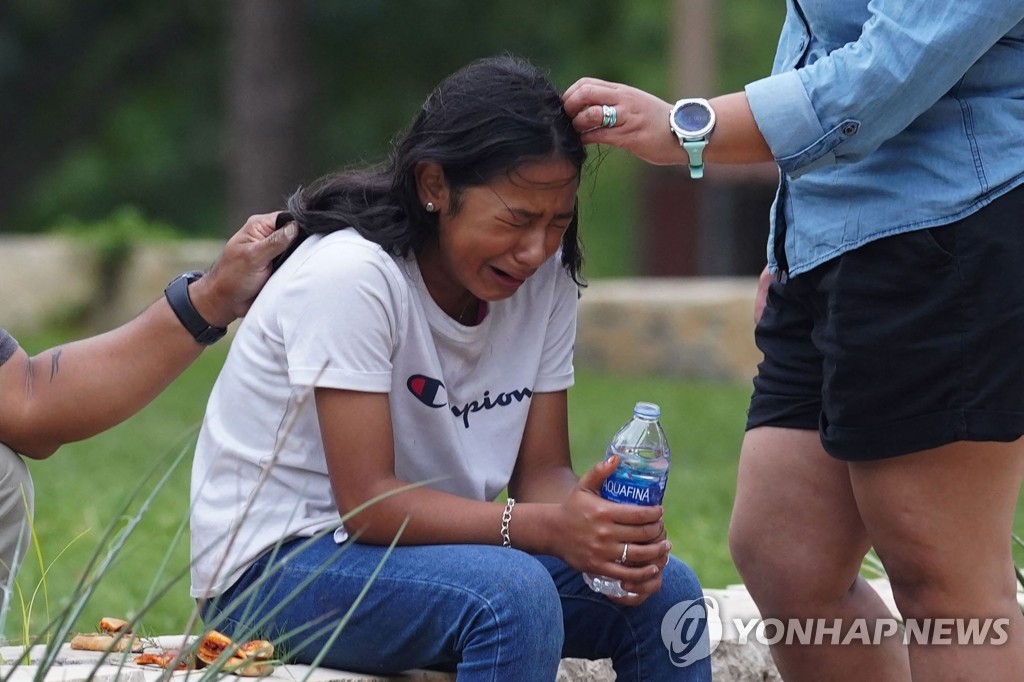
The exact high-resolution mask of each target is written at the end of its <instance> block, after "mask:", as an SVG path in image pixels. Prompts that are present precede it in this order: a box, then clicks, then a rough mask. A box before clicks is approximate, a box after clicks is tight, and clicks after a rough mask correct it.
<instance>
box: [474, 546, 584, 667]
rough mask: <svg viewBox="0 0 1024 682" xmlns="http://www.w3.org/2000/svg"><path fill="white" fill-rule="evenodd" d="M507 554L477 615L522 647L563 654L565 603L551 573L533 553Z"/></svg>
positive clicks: (508, 552)
mask: <svg viewBox="0 0 1024 682" xmlns="http://www.w3.org/2000/svg"><path fill="white" fill-rule="evenodd" d="M505 554H506V555H507V556H506V557H505V558H504V560H503V561H502V566H501V570H499V571H495V572H494V573H493V589H491V590H489V591H487V592H486V593H483V594H481V595H480V597H481V599H480V600H479V602H478V607H477V609H476V610H477V614H476V619H477V620H478V621H483V623H486V624H487V628H488V629H494V630H495V631H496V632H497V634H498V636H499V637H500V638H501V639H502V640H503V641H507V642H509V643H510V644H511V645H512V646H513V647H515V648H517V649H519V650H522V651H531V652H532V653H533V655H538V654H540V655H552V656H555V657H560V656H561V651H562V645H563V641H564V638H565V635H564V627H563V623H562V603H561V599H560V598H559V595H558V590H557V589H556V587H555V584H554V581H553V580H552V579H551V575H550V574H549V573H548V571H547V569H545V568H544V566H543V565H542V564H541V563H540V562H539V561H537V560H536V559H534V558H533V557H532V556H530V555H529V554H526V553H524V552H519V551H516V550H512V551H506V552H505ZM483 623H481V624H483Z"/></svg>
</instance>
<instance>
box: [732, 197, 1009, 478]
mask: <svg viewBox="0 0 1024 682" xmlns="http://www.w3.org/2000/svg"><path fill="white" fill-rule="evenodd" d="M755 337H756V340H757V346H758V348H760V349H761V351H762V352H763V353H764V361H763V362H762V363H761V364H760V365H759V366H758V374H757V377H756V378H755V379H754V393H753V396H752V398H751V402H750V410H749V412H748V415H747V428H748V429H751V428H754V427H757V426H779V427H788V428H797V429H818V431H819V432H820V434H821V441H822V444H823V445H824V447H825V450H826V451H828V453H829V454H831V455H832V456H834V457H837V458H839V459H843V460H873V459H883V458H886V457H894V456H896V455H902V454H907V453H910V452H917V451H920V450H926V449H929V448H934V447H938V446H940V445H946V444H948V443H951V442H954V441H963V440H966V441H1002V442H1010V441H1014V440H1016V439H1018V438H1019V437H1021V435H1024V187H1018V188H1017V189H1015V190H1012V191H1011V192H1009V193H1007V194H1005V195H1003V196H1002V197H1000V198H999V199H997V200H996V201H994V202H993V203H991V204H989V205H988V206H986V207H985V208H982V209H980V210H979V211H976V212H975V213H973V214H972V215H970V216H968V217H967V218H964V219H963V220H960V221H958V222H956V223H952V224H950V225H944V226H941V227H935V228H931V229H921V230H915V231H912V232H907V233H904V234H899V235H895V236H891V237H884V238H882V239H879V240H877V241H874V242H870V243H868V244H866V245H864V246H862V247H860V248H858V249H855V250H853V251H849V252H847V253H845V254H843V255H842V256H839V257H837V258H835V259H833V260H830V261H829V262H827V263H824V264H822V265H820V266H818V267H817V268H815V269H813V270H811V271H809V272H807V273H804V274H801V275H798V276H796V277H793V278H791V279H789V280H788V281H785V282H774V283H773V284H772V285H771V287H770V289H769V292H768V300H767V305H766V306H765V311H764V315H763V316H762V318H761V322H760V323H759V324H758V326H757V330H756V332H755Z"/></svg>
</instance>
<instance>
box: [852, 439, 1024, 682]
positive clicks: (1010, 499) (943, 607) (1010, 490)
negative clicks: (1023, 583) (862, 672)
mask: <svg viewBox="0 0 1024 682" xmlns="http://www.w3.org/2000/svg"><path fill="white" fill-rule="evenodd" d="M850 474H851V481H852V483H853V490H854V494H855V495H856V499H857V502H858V505H859V507H860V509H861V516H862V517H863V519H864V523H865V525H866V527H867V530H868V534H869V535H870V537H871V540H872V542H873V544H874V546H875V550H876V551H877V552H878V555H879V557H880V558H881V560H882V563H883V564H884V565H885V568H886V571H887V573H888V574H889V577H890V580H891V582H892V587H893V592H894V595H895V597H896V603H897V605H898V606H899V608H900V612H901V614H902V615H903V617H904V619H907V620H908V621H909V619H912V618H913V619H918V620H919V621H923V619H927V618H932V619H935V618H959V619H967V618H981V619H986V618H987V619H1002V618H1005V619H1007V620H1006V621H1005V624H1006V625H1007V628H1006V629H1007V633H1006V634H1008V639H1007V641H1005V643H1002V644H994V643H993V642H995V641H997V640H990V641H989V643H988V644H974V645H971V644H964V645H959V644H957V639H958V636H957V634H956V630H955V629H954V630H953V634H952V637H951V639H952V643H950V644H931V645H928V644H924V645H919V644H917V643H916V642H915V639H914V638H911V641H910V666H911V670H912V671H913V679H915V680H939V679H941V680H986V681H998V680H1017V681H1019V680H1022V679H1024V617H1022V616H1021V611H1020V608H1019V606H1018V605H1017V600H1016V581H1015V576H1014V573H1013V556H1012V548H1011V543H1010V533H1011V532H1012V528H1013V516H1014V509H1015V507H1016V504H1017V496H1018V494H1019V492H1020V487H1021V481H1022V480H1024V441H1020V440H1019V441H1017V442H1016V443H968V442H960V443H953V444H951V445H946V446H943V447H941V448H936V449H934V450H929V451H925V452H919V453H914V454H911V455H905V456H902V457H895V458H893V459H890V460H881V461H875V462H865V463H856V464H851V465H850ZM990 634H991V635H993V636H996V637H998V634H999V633H998V632H993V633H990Z"/></svg>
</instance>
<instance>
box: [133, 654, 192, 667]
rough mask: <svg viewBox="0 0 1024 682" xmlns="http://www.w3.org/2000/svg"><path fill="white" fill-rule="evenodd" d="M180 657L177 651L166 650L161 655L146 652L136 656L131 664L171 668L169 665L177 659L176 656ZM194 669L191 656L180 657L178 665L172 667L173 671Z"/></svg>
mask: <svg viewBox="0 0 1024 682" xmlns="http://www.w3.org/2000/svg"><path fill="white" fill-rule="evenodd" d="M180 655H181V651H177V650H168V651H163V652H161V653H148V652H147V653H144V654H139V655H138V656H136V657H135V660H134V661H133V663H135V664H136V665H155V666H158V667H160V668H169V667H170V666H171V664H172V663H174V660H175V659H176V658H178V656H180ZM194 667H195V665H194V661H193V660H192V657H191V656H184V657H182V658H181V659H180V660H179V661H178V664H177V665H175V666H174V669H175V670H189V669H191V668H194Z"/></svg>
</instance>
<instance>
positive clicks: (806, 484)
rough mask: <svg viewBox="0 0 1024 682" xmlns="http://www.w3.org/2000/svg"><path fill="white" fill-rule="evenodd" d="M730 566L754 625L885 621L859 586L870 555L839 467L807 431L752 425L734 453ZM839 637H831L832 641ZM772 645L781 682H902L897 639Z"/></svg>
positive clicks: (905, 669)
mask: <svg viewBox="0 0 1024 682" xmlns="http://www.w3.org/2000/svg"><path fill="white" fill-rule="evenodd" d="M729 544H730V548H731V550H732V556H733V560H734V561H735V563H736V567H737V569H738V570H739V572H740V575H741V576H742V577H743V580H744V583H745V584H746V586H747V589H748V590H749V591H750V594H751V596H752V597H753V598H754V601H755V602H756V603H757V605H758V608H759V609H760V611H761V615H762V617H763V618H766V619H767V618H778V619H780V620H783V621H786V620H788V619H791V618H792V619H809V618H815V619H818V618H823V619H826V620H827V621H828V622H829V623H831V622H833V621H834V620H835V619H841V620H842V621H843V623H844V626H845V627H846V628H848V627H850V626H851V624H852V621H853V620H854V619H857V618H862V619H866V620H867V621H868V622H869V624H870V628H871V631H872V632H873V631H874V624H873V621H874V619H877V618H885V617H889V612H888V609H887V608H886V607H885V604H884V603H883V602H882V601H881V599H880V598H879V597H878V595H877V594H876V593H875V591H874V590H873V589H871V587H870V586H869V585H867V583H866V582H864V580H863V579H861V578H859V577H858V572H859V569H860V564H861V561H862V560H863V558H864V555H865V553H867V550H868V548H869V542H868V537H867V532H866V530H865V528H864V525H863V523H862V522H861V519H860V515H859V512H858V510H857V505H856V502H855V500H854V497H853V491H852V489H851V486H850V474H849V469H848V467H847V465H846V464H845V463H844V462H840V461H838V460H835V459H833V458H831V457H829V456H828V454H826V453H825V451H824V450H823V449H822V447H821V441H820V440H819V438H818V433H817V432H816V431H804V430H797V429H781V428H775V427H761V428H757V429H752V430H750V431H749V432H747V435H746V437H745V438H744V440H743V449H742V451H741V454H740V470H739V478H738V481H737V490H736V504H735V506H734V508H733V515H732V524H731V527H730V530H729ZM841 637H842V635H840V641H841ZM825 641H826V643H823V644H804V645H801V644H797V643H794V644H788V645H787V644H784V643H783V644H779V645H776V646H773V647H772V655H773V656H774V658H775V662H776V664H777V665H778V667H779V671H780V672H781V673H782V676H783V677H784V678H785V679H786V680H793V681H796V680H814V681H815V682H820V681H823V680H857V681H858V682H859V681H861V680H885V681H889V680H892V681H894V682H895V681H899V680H909V679H910V669H909V665H908V662H907V654H906V649H905V647H903V645H902V643H901V641H900V639H899V638H898V637H889V638H886V639H885V640H884V641H883V642H882V643H881V644H880V645H866V644H847V645H832V644H831V643H830V642H829V640H825Z"/></svg>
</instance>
